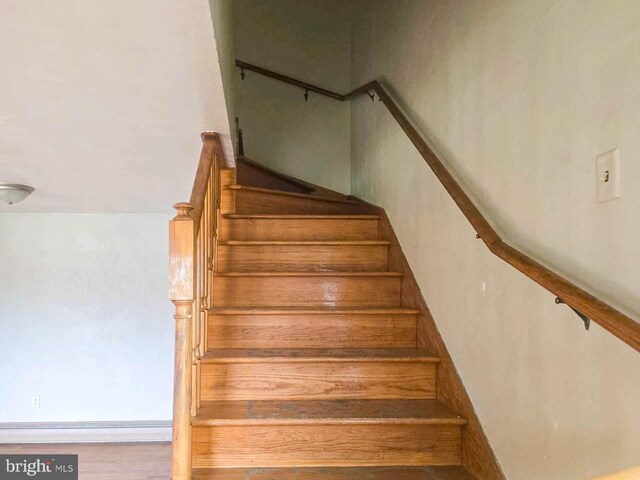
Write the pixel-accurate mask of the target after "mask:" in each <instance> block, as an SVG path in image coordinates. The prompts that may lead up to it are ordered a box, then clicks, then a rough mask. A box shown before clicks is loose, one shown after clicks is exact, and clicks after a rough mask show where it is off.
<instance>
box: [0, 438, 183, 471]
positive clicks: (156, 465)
mask: <svg viewBox="0 0 640 480" xmlns="http://www.w3.org/2000/svg"><path fill="white" fill-rule="evenodd" d="M0 453H3V454H21V453H22V454H38V453H54V454H55V453H57V454H63V453H70V454H78V462H79V465H78V468H79V472H80V475H79V478H80V479H81V480H116V479H117V480H167V479H168V478H169V466H170V463H171V444H170V443H83V444H79V443H75V444H24V445H23V444H21V445H17V444H13V445H10V444H0Z"/></svg>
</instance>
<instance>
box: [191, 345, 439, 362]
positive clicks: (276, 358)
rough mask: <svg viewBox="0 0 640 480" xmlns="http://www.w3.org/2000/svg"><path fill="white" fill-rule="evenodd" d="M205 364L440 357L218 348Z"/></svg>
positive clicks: (393, 351)
mask: <svg viewBox="0 0 640 480" xmlns="http://www.w3.org/2000/svg"><path fill="white" fill-rule="evenodd" d="M200 361H201V362H203V363H224V362H229V363H260V362H267V363H306V362H319V361H322V362H353V361H359V362H379V361H385V362H429V363H438V362H439V361H440V359H439V358H438V357H434V356H433V355H430V354H429V353H427V352H426V351H424V350H420V349H417V348H217V349H214V350H211V351H210V352H208V353H207V354H206V355H205V356H204V357H202V358H201V359H200Z"/></svg>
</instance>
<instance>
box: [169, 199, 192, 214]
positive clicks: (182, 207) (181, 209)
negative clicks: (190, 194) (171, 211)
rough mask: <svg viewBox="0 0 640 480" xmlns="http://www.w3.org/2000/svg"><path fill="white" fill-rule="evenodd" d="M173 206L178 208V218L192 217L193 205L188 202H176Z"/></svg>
mask: <svg viewBox="0 0 640 480" xmlns="http://www.w3.org/2000/svg"><path fill="white" fill-rule="evenodd" d="M173 208H175V209H176V218H184V217H188V218H191V210H193V205H191V204H190V203H187V202H179V203H176V204H175V205H174V206H173Z"/></svg>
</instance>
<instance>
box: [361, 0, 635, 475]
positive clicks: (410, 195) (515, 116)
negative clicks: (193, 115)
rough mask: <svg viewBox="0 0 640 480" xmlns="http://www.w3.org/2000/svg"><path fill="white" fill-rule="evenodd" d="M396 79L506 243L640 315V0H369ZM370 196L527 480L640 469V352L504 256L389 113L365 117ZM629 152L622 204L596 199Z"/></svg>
mask: <svg viewBox="0 0 640 480" xmlns="http://www.w3.org/2000/svg"><path fill="white" fill-rule="evenodd" d="M356 11H357V12H358V15H355V16H354V30H353V32H352V38H353V40H352V60H353V63H352V75H353V78H352V81H353V86H356V85H357V84H361V83H363V82H365V81H369V80H371V79H372V78H376V77H380V76H382V77H384V79H386V81H387V82H388V84H389V85H390V86H391V90H392V91H393V92H394V94H395V97H396V98H397V99H398V100H399V101H400V103H401V105H403V106H404V108H405V109H406V111H407V112H408V113H409V115H410V117H411V118H413V119H414V120H415V121H416V123H417V126H418V127H419V128H420V130H421V131H423V132H425V133H426V134H428V136H429V137H430V138H431V140H432V141H433V143H434V145H435V147H436V149H437V151H438V152H439V153H440V154H441V155H442V157H443V158H444V159H445V160H446V163H447V164H448V165H449V167H450V168H451V169H452V170H453V171H454V172H456V174H457V175H458V176H459V177H460V178H461V179H462V182H463V184H465V185H466V186H467V189H468V191H469V192H471V193H472V194H473V195H474V196H475V197H476V198H477V199H478V201H479V203H480V205H482V206H483V208H484V210H485V211H486V213H487V214H488V217H489V218H490V219H492V220H493V221H494V222H495V223H496V224H497V225H499V226H500V227H501V229H502V230H503V231H504V233H505V235H506V237H507V238H508V239H510V240H511V241H512V242H513V243H515V244H516V245H518V246H519V247H520V248H522V249H523V250H524V251H525V252H528V253H530V254H531V255H532V256H533V257H534V258H538V259H541V260H544V262H545V263H546V264H548V265H550V266H552V267H553V268H555V269H556V270H557V271H559V272H564V273H566V274H567V275H568V276H569V278H572V279H574V280H576V281H577V282H578V283H582V284H584V285H585V286H586V287H588V288H589V289H590V290H592V291H594V292H595V293H597V294H599V295H601V296H602V297H603V298H605V299H612V301H613V302H614V305H616V306H617V307H619V308H621V309H623V310H626V311H628V312H630V313H632V314H633V316H634V317H635V318H640V290H639V287H638V286H639V285H640V268H638V266H639V265H640V251H639V250H638V245H640V222H639V221H638V220H639V219H640V217H639V213H638V212H639V208H638V207H639V206H640V188H638V186H639V185H640V162H638V158H640V136H639V135H638V131H640V115H638V105H639V104H640V82H638V78H639V77H640V56H639V55H638V52H639V51H640V3H639V2H637V1H635V0H627V1H625V0H614V1H606V2H605V1H591V0H568V1H553V0H536V1H534V2H531V1H524V0H522V1H520V0H518V1H515V0H514V1H508V2H503V1H497V0H496V1H493V0H491V1H484V2H474V1H468V2H460V1H455V0H447V1H442V0H437V1H436V0H434V1H423V0H398V1H394V2H389V1H384V0H382V1H367V2H364V4H362V5H361V6H360V7H359V8H357V9H356ZM351 123H352V192H353V194H354V195H357V196H360V197H363V198H365V199H367V200H369V201H372V202H374V203H377V204H379V205H382V206H384V207H385V208H386V209H387V212H388V213H389V216H390V218H391V221H392V223H393V225H394V227H395V230H396V232H397V234H398V237H399V239H400V241H401V243H402V246H403V248H404V251H405V253H406V255H407V257H408V260H409V262H410V263H411V266H412V268H413V270H414V273H415V274H416V277H417V279H418V281H419V283H420V286H421V289H422V292H423V294H424V295H425V297H426V300H427V302H428V303H429V305H430V307H431V309H432V311H433V314H434V317H435V319H436V322H437V323H438V327H439V328H440V330H441V332H442V335H443V337H444V340H445V342H446V344H447V346H448V348H449V349H450V352H451V354H452V357H453V359H454V361H455V362H456V366H457V368H458V369H459V371H460V374H461V377H462V379H463V381H464V383H465V385H466V387H467V389H468V391H469V394H470V396H471V399H472V401H473V404H474V406H475V407H476V409H477V412H478V416H479V418H480V420H481V422H482V423H483V425H484V427H485V429H486V432H487V435H488V437H489V440H490V441H491V443H492V445H493V447H494V448H495V452H496V454H497V457H498V459H499V461H500V462H501V464H502V467H503V468H504V471H505V473H506V475H507V477H508V478H509V479H521V480H549V479H562V480H578V479H585V478H590V477H592V476H595V475H596V474H601V473H605V472H609V471H614V470H619V469H622V468H623V467H627V466H630V465H633V464H639V463H640V435H639V431H640V409H638V402H639V399H640V355H638V353H637V352H635V351H633V350H632V349H631V348H630V347H628V346H626V345H625V344H623V343H622V342H620V341H619V340H617V339H616V338H615V337H613V336H612V335H610V334H609V333H607V332H605V331H604V330H603V329H601V328H600V327H598V326H597V325H594V326H592V328H591V330H590V331H589V332H585V330H584V328H583V326H582V322H581V321H580V320H579V319H578V318H577V317H576V316H575V315H574V314H573V313H571V311H570V310H569V309H568V308H567V307H564V306H556V305H555V304H554V302H553V300H554V297H553V295H551V294H550V293H548V292H546V291H545V290H543V289H542V288H540V287H538V286H537V285H536V284H534V283H533V282H531V281H530V280H528V279H527V278H526V277H524V276H523V275H521V274H520V273H518V272H517V271H515V270H514V269H512V268H511V267H509V266H507V265H506V264H504V263H503V262H501V261H500V260H499V259H497V258H496V257H494V256H492V255H491V254H490V253H488V251H487V250H486V248H485V247H484V245H483V244H482V242H480V241H477V240H475V232H474V231H473V230H472V229H471V228H470V227H469V226H468V224H467V223H466V220H465V219H464V217H463V216H462V214H461V213H460V212H459V211H458V210H457V208H456V207H455V205H454V204H453V202H452V200H451V199H450V197H449V196H448V195H447V194H446V192H445V191H444V190H443V188H442V187H441V186H440V185H439V183H438V182H437V180H436V179H435V177H434V175H433V174H432V173H431V172H430V171H429V169H428V167H427V165H426V164H425V163H424V161H423V160H422V158H421V157H420V156H419V155H418V154H417V153H416V151H415V149H414V148H413V147H412V146H411V144H410V143H409V141H408V140H407V139H406V137H405V136H404V134H403V133H401V131H400V130H399V128H398V127H397V126H396V124H395V123H394V122H393V120H392V119H391V117H390V115H389V114H388V113H387V111H386V109H385V108H384V106H383V105H382V104H379V103H375V104H372V103H371V102H370V101H369V99H368V98H363V99H360V100H358V101H357V102H356V103H354V105H353V108H352V118H351ZM615 147H619V148H620V153H621V157H622V160H621V162H622V198H621V199H620V200H617V201H613V202H610V203H605V204H598V203H596V193H595V184H596V182H595V159H594V158H595V156H596V155H598V154H600V153H602V152H605V151H608V150H610V149H612V148H615Z"/></svg>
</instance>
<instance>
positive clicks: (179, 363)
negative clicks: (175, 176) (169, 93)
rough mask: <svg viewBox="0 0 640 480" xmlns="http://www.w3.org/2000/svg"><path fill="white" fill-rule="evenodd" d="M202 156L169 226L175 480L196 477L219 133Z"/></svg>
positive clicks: (207, 140) (210, 136)
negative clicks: (195, 428) (194, 444)
mask: <svg viewBox="0 0 640 480" xmlns="http://www.w3.org/2000/svg"><path fill="white" fill-rule="evenodd" d="M202 141H203V145H202V152H201V154H200V162H199V164H198V169H197V172H196V178H195V181H194V183H193V189H192V191H191V198H190V202H189V203H177V204H176V205H175V206H174V208H175V209H176V211H177V214H176V216H175V218H174V219H173V220H171V222H170V223H169V293H170V298H171V301H172V302H173V303H174V305H175V315H174V318H175V321H176V337H175V363H174V384H173V442H172V450H173V452H172V463H171V479H172V480H189V479H190V478H191V417H192V416H193V415H195V411H196V408H197V406H198V401H199V396H198V395H197V392H198V387H199V386H198V384H197V375H196V373H197V365H198V362H199V359H200V357H201V356H202V355H203V354H204V345H205V344H206V328H205V319H206V313H207V308H208V305H209V303H210V302H209V299H210V295H211V287H212V284H213V282H212V270H213V262H214V261H215V256H216V238H217V235H216V232H217V218H218V206H219V198H220V167H221V165H226V162H225V161H224V153H223V150H222V145H221V143H220V137H219V135H218V134H217V133H203V134H202Z"/></svg>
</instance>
